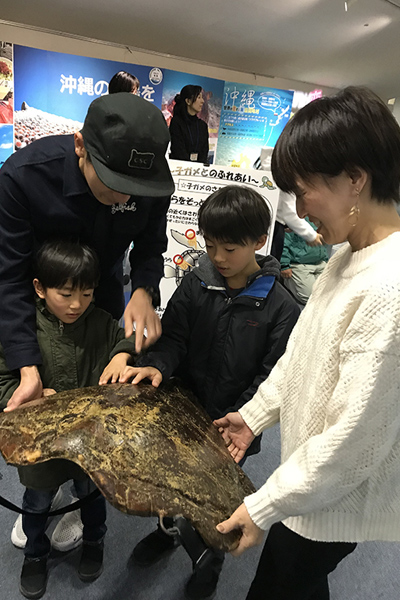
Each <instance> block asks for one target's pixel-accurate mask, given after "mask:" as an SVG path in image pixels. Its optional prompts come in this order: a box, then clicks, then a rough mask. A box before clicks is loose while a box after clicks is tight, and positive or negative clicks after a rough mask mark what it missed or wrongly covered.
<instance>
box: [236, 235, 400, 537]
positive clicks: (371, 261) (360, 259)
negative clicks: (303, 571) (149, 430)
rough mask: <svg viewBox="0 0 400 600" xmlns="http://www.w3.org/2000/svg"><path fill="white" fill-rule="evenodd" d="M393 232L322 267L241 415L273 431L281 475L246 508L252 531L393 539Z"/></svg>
mask: <svg viewBox="0 0 400 600" xmlns="http://www.w3.org/2000/svg"><path fill="white" fill-rule="evenodd" d="M399 257H400V232H397V233H394V234H392V235H391V236H389V237H388V238H386V239H385V240H383V241H381V242H378V243H376V244H373V245H372V246H369V247H367V248H364V249H362V250H359V251H358V252H352V251H351V248H350V246H349V245H348V244H346V245H345V246H344V247H343V248H341V249H340V250H339V251H338V252H337V253H336V254H335V255H334V256H333V258H332V259H331V260H330V261H329V263H328V265H327V268H326V269H325V271H324V273H323V274H322V275H321V276H320V278H319V279H318V281H317V283H316V285H315V287H314V290H313V293H312V295H311V297H310V300H309V301H308V303H307V306H306V308H305V309H304V311H303V312H302V314H301V316H300V319H299V321H298V323H297V325H296V327H295V328H294V330H293V332H292V335H291V337H290V339H289V342H288V346H287V350H286V352H285V354H284V356H283V357H282V358H281V359H280V361H279V362H278V363H277V365H276V366H275V368H274V369H273V371H272V372H271V374H270V376H269V377H268V379H267V380H266V381H265V382H264V383H262V384H261V385H260V387H259V389H258V391H257V393H256V395H255V396H254V397H253V399H252V400H250V402H248V403H247V404H246V405H245V406H244V407H243V408H242V409H241V410H240V413H241V415H242V417H243V418H244V420H245V421H246V423H247V424H248V425H249V427H250V428H251V430H252V431H253V432H254V433H255V434H259V433H260V432H261V431H262V430H263V429H265V428H266V427H269V426H271V425H273V424H274V423H277V422H278V421H280V423H281V438H282V455H281V466H280V467H278V469H276V471H275V472H274V473H273V474H272V475H271V477H270V478H269V479H268V480H267V482H266V483H265V484H264V485H263V486H262V487H261V489H260V490H258V491H257V492H256V493H255V494H252V495H251V496H248V497H247V498H246V499H245V504H246V507H247V509H248V511H249V514H250V516H251V518H252V519H253V521H254V522H255V523H256V524H257V525H258V526H259V527H261V528H262V529H268V528H269V527H270V526H271V525H272V524H273V523H275V522H277V521H283V522H284V524H285V525H286V526H287V527H289V528H290V529H292V530H293V531H295V532H297V533H299V534H300V535H302V536H304V537H306V538H309V539H314V540H321V541H347V542H360V541H364V540H392V541H398V540H400V268H399Z"/></svg>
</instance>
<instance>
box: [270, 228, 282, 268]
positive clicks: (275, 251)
mask: <svg viewBox="0 0 400 600" xmlns="http://www.w3.org/2000/svg"><path fill="white" fill-rule="evenodd" d="M284 243H285V226H284V225H282V223H279V221H275V226H274V233H273V236H272V246H271V251H270V254H271V256H275V258H276V260H279V262H280V261H281V256H282V252H283V246H284Z"/></svg>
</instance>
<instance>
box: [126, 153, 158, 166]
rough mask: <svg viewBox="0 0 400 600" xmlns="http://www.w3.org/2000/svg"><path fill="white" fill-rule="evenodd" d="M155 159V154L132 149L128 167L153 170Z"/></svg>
mask: <svg viewBox="0 0 400 600" xmlns="http://www.w3.org/2000/svg"><path fill="white" fill-rule="evenodd" d="M154 159H155V154H153V152H138V151H137V150H135V148H132V151H131V157H130V159H129V162H128V166H129V167H133V168H134V169H151V167H152V166H153V160H154Z"/></svg>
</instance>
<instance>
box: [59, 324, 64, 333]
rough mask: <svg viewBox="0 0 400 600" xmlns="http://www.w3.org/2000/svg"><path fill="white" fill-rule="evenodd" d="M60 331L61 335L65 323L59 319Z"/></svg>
mask: <svg viewBox="0 0 400 600" xmlns="http://www.w3.org/2000/svg"><path fill="white" fill-rule="evenodd" d="M58 331H59V332H60V335H62V334H63V333H64V323H63V322H62V321H60V320H58Z"/></svg>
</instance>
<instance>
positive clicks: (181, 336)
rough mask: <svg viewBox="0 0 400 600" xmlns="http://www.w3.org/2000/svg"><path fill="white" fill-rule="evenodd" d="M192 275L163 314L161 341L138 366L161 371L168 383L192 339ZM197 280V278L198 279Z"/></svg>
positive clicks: (138, 362)
mask: <svg viewBox="0 0 400 600" xmlns="http://www.w3.org/2000/svg"><path fill="white" fill-rule="evenodd" d="M194 278H195V276H192V274H189V275H188V276H186V277H184V278H183V279H182V282H181V284H180V286H179V287H178V288H177V289H176V290H175V292H174V293H173V295H172V296H171V298H170V300H169V302H168V304H167V307H166V309H165V312H164V314H163V317H162V320H161V324H162V334H161V337H160V338H159V340H158V341H157V342H156V343H155V344H154V345H153V346H152V347H151V348H150V349H149V351H148V352H147V354H145V355H143V356H141V357H140V358H139V359H138V360H137V361H136V363H135V366H136V367H144V366H146V367H147V366H151V367H155V368H156V369H158V370H159V371H160V372H161V373H162V376H163V380H164V381H166V380H167V379H169V378H170V377H171V375H172V374H173V373H174V371H175V370H176V369H177V368H178V366H179V365H180V364H181V363H182V361H183V360H184V358H185V356H186V354H187V347H188V342H189V338H190V312H191V297H192V282H193V280H194ZM196 279H197V278H196Z"/></svg>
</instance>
